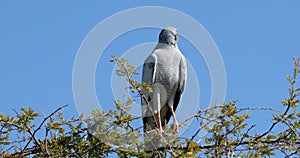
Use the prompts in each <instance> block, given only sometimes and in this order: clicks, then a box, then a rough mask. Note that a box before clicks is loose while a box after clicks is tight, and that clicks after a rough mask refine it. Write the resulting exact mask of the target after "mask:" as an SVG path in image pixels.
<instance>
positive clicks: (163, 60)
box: [141, 27, 187, 132]
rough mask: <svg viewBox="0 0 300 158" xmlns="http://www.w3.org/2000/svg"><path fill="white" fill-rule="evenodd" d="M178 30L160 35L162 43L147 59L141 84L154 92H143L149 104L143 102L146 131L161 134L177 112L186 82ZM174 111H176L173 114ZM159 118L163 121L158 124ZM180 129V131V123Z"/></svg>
mask: <svg viewBox="0 0 300 158" xmlns="http://www.w3.org/2000/svg"><path fill="white" fill-rule="evenodd" d="M177 42H178V33H177V29H176V28H173V27H167V28H165V29H163V30H162V31H161V33H160V34H159V43H158V44H157V46H156V47H155V49H154V50H153V52H152V53H151V54H150V55H149V56H148V58H147V59H146V60H145V62H144V66H143V76H142V82H144V83H146V84H148V85H149V86H150V87H151V88H152V90H153V92H152V93H147V92H144V95H145V97H146V98H147V99H148V101H149V105H147V103H146V101H145V100H143V99H142V101H141V102H142V116H143V123H144V131H148V130H152V129H155V128H158V129H159V130H160V131H161V132H162V131H163V130H162V127H163V126H165V125H166V124H167V123H168V122H169V120H170V117H171V116H172V115H173V117H174V122H175V123H177V120H176V117H175V114H174V111H175V110H176V108H177V106H178V104H179V101H180V98H181V95H182V93H183V90H184V87H185V82H186V78H187V67H186V60H185V57H184V56H183V55H182V53H181V52H180V50H179V49H178V45H177ZM172 110H173V111H172ZM159 118H160V120H159ZM176 125H177V129H176V131H177V130H178V123H177V124H176Z"/></svg>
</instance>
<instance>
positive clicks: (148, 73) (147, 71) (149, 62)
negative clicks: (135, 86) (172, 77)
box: [142, 54, 157, 86]
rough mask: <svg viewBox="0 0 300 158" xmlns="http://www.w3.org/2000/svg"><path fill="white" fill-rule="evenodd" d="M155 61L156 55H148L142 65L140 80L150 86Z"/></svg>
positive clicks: (153, 75) (153, 76)
mask: <svg viewBox="0 0 300 158" xmlns="http://www.w3.org/2000/svg"><path fill="white" fill-rule="evenodd" d="M156 61H157V57H156V55H154V54H151V55H150V56H148V58H147V59H146V60H145V62H144V65H143V76H142V82H144V83H146V84H147V85H149V86H151V85H152V84H153V83H154V80H155V72H156Z"/></svg>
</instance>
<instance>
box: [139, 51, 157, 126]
mask: <svg viewBox="0 0 300 158" xmlns="http://www.w3.org/2000/svg"><path fill="white" fill-rule="evenodd" d="M156 63H157V57H156V55H154V54H151V55H150V56H149V57H148V58H147V59H146V60H145V62H144V65H143V75H142V82H144V83H146V84H147V85H148V86H150V87H151V86H152V85H153V84H154V81H155V72H156ZM143 95H144V96H145V97H142V98H141V103H142V117H143V123H144V128H146V126H150V128H151V129H153V128H155V124H154V120H153V116H152V115H153V112H152V111H150V110H148V105H147V102H146V101H145V99H147V101H148V102H150V100H151V95H150V93H149V92H146V91H143Z"/></svg>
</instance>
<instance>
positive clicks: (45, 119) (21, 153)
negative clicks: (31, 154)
mask: <svg viewBox="0 0 300 158" xmlns="http://www.w3.org/2000/svg"><path fill="white" fill-rule="evenodd" d="M67 106H68V104H67V105H64V106H62V107H60V108H58V109H56V110H55V111H54V112H52V113H51V114H50V115H48V116H47V117H46V118H44V120H43V121H42V122H41V123H40V125H39V126H38V128H37V129H35V130H34V132H33V135H35V134H36V133H37V132H38V131H39V130H40V129H41V127H42V126H43V124H44V123H45V122H46V121H47V120H48V119H49V118H50V117H52V116H53V115H54V114H55V113H57V112H58V111H60V110H61V109H63V108H65V107H67ZM32 139H33V137H31V138H30V139H29V141H28V142H27V144H26V145H25V146H24V148H23V149H22V150H21V152H20V153H19V156H20V157H22V156H23V154H24V151H25V150H26V149H27V147H28V145H29V144H30V142H31V141H32Z"/></svg>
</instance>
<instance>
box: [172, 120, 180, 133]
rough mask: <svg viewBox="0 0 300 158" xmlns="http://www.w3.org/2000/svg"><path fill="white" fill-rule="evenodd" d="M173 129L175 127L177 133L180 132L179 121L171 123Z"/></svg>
mask: <svg viewBox="0 0 300 158" xmlns="http://www.w3.org/2000/svg"><path fill="white" fill-rule="evenodd" d="M171 129H173V130H174V131H175V133H178V132H179V124H178V122H174V123H173V124H172V125H171Z"/></svg>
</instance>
